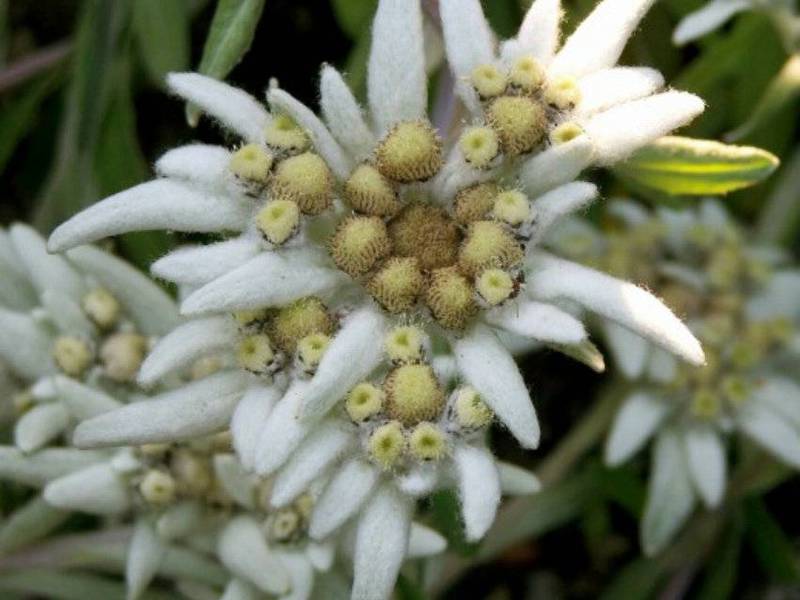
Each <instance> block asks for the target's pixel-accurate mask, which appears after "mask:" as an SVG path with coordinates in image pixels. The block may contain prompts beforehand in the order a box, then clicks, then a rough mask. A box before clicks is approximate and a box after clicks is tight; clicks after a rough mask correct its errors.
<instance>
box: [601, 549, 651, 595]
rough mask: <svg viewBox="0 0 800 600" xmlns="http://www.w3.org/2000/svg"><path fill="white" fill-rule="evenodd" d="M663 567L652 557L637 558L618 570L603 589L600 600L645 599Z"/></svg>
mask: <svg viewBox="0 0 800 600" xmlns="http://www.w3.org/2000/svg"><path fill="white" fill-rule="evenodd" d="M663 571H664V569H663V567H662V566H661V564H660V563H659V562H658V561H656V560H652V559H647V558H639V559H637V560H634V561H633V562H631V563H630V564H628V565H627V566H626V567H625V568H623V569H622V571H620V573H619V575H617V577H616V578H615V579H614V580H613V581H612V582H611V584H610V585H609V586H608V587H607V588H606V589H605V590H603V593H602V594H601V595H600V600H618V599H619V598H625V600H646V599H647V598H652V597H653V593H654V592H655V590H656V587H657V586H658V583H659V581H661V579H662V577H663Z"/></svg>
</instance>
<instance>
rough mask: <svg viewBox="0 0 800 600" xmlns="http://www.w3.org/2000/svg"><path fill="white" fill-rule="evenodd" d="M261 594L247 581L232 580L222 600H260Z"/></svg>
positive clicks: (226, 587)
mask: <svg viewBox="0 0 800 600" xmlns="http://www.w3.org/2000/svg"><path fill="white" fill-rule="evenodd" d="M260 598H261V594H260V593H259V592H258V590H256V589H254V588H253V586H251V585H250V584H249V583H247V582H246V581H243V580H241V579H236V578H234V579H231V580H230V581H229V582H228V585H226V586H225V591H224V593H223V594H222V597H221V598H220V600H259V599H260Z"/></svg>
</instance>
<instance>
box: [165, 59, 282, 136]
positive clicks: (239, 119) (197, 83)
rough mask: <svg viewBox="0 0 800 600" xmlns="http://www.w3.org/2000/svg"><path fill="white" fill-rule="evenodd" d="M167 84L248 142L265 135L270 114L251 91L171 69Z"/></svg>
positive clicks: (203, 76) (197, 74)
mask: <svg viewBox="0 0 800 600" xmlns="http://www.w3.org/2000/svg"><path fill="white" fill-rule="evenodd" d="M167 85H168V86H169V89H170V90H171V91H172V92H174V93H175V94H177V95H178V96H180V97H181V98H183V99H184V100H188V101H189V102H191V103H192V104H195V105H196V106H198V107H199V108H200V109H202V111H203V112H205V113H206V114H208V115H209V116H211V117H213V118H214V119H216V120H217V121H219V122H220V123H221V124H222V125H223V126H224V127H225V128H227V129H229V130H231V131H232V132H234V133H236V134H238V135H240V136H242V137H243V138H244V139H246V140H247V141H248V142H260V141H262V140H263V139H264V128H265V127H266V125H267V122H268V121H269V114H268V113H267V111H266V109H265V108H264V107H263V106H262V105H261V103H260V102H259V101H258V100H256V99H255V98H253V97H252V96H251V95H250V94H248V93H246V92H244V91H242V90H240V89H237V88H235V87H233V86H230V85H228V84H227V83H223V82H221V81H217V80H216V79H213V78H211V77H206V76H205V75H200V74H199V73H170V74H169V75H167Z"/></svg>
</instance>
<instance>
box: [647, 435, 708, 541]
mask: <svg viewBox="0 0 800 600" xmlns="http://www.w3.org/2000/svg"><path fill="white" fill-rule="evenodd" d="M694 505H695V495H694V490H693V488H692V482H691V481H690V479H689V473H688V472H687V466H686V455H685V453H684V451H683V446H682V444H681V442H680V439H679V437H678V434H677V433H676V432H674V431H665V432H662V433H661V434H660V435H659V436H658V439H657V440H656V444H655V448H654V449H653V465H652V468H651V475H650V485H649V488H648V492H647V502H646V505H645V509H644V516H643V518H642V527H641V542H642V549H643V550H644V553H645V554H646V555H647V556H653V555H654V554H656V553H657V552H659V551H660V550H661V549H662V548H664V546H666V545H667V544H668V543H669V541H670V540H671V539H672V537H673V536H674V535H675V533H676V532H677V531H678V529H680V527H681V525H683V523H684V522H685V521H686V519H687V518H688V517H689V514H690V513H691V512H692V508H693V507H694Z"/></svg>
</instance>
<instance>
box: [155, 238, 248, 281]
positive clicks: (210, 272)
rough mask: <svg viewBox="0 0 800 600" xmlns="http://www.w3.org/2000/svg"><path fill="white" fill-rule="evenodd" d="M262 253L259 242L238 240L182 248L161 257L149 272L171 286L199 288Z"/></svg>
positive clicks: (245, 239) (244, 239)
mask: <svg viewBox="0 0 800 600" xmlns="http://www.w3.org/2000/svg"><path fill="white" fill-rule="evenodd" d="M260 250H261V245H260V244H259V242H258V240H256V239H251V238H248V237H237V238H233V239H232V240H225V241H224V242H217V243H215V244H203V245H202V246H183V247H181V248H178V249H177V250H173V251H172V252H170V253H169V254H166V255H165V256H162V257H161V258H159V259H158V260H157V261H156V262H154V263H153V264H152V265H150V271H151V273H153V275H155V276H156V277H161V278H162V279H166V280H168V281H172V282H173V283H177V284H183V285H189V286H202V285H205V284H207V283H210V282H211V281H213V280H214V279H216V278H217V277H220V276H222V275H224V274H225V273H227V272H228V271H232V270H233V269H235V268H237V267H240V266H241V265H243V264H244V263H246V262H247V261H248V260H250V259H251V258H253V257H254V256H255V255H256V254H258V253H259V251H260Z"/></svg>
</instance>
